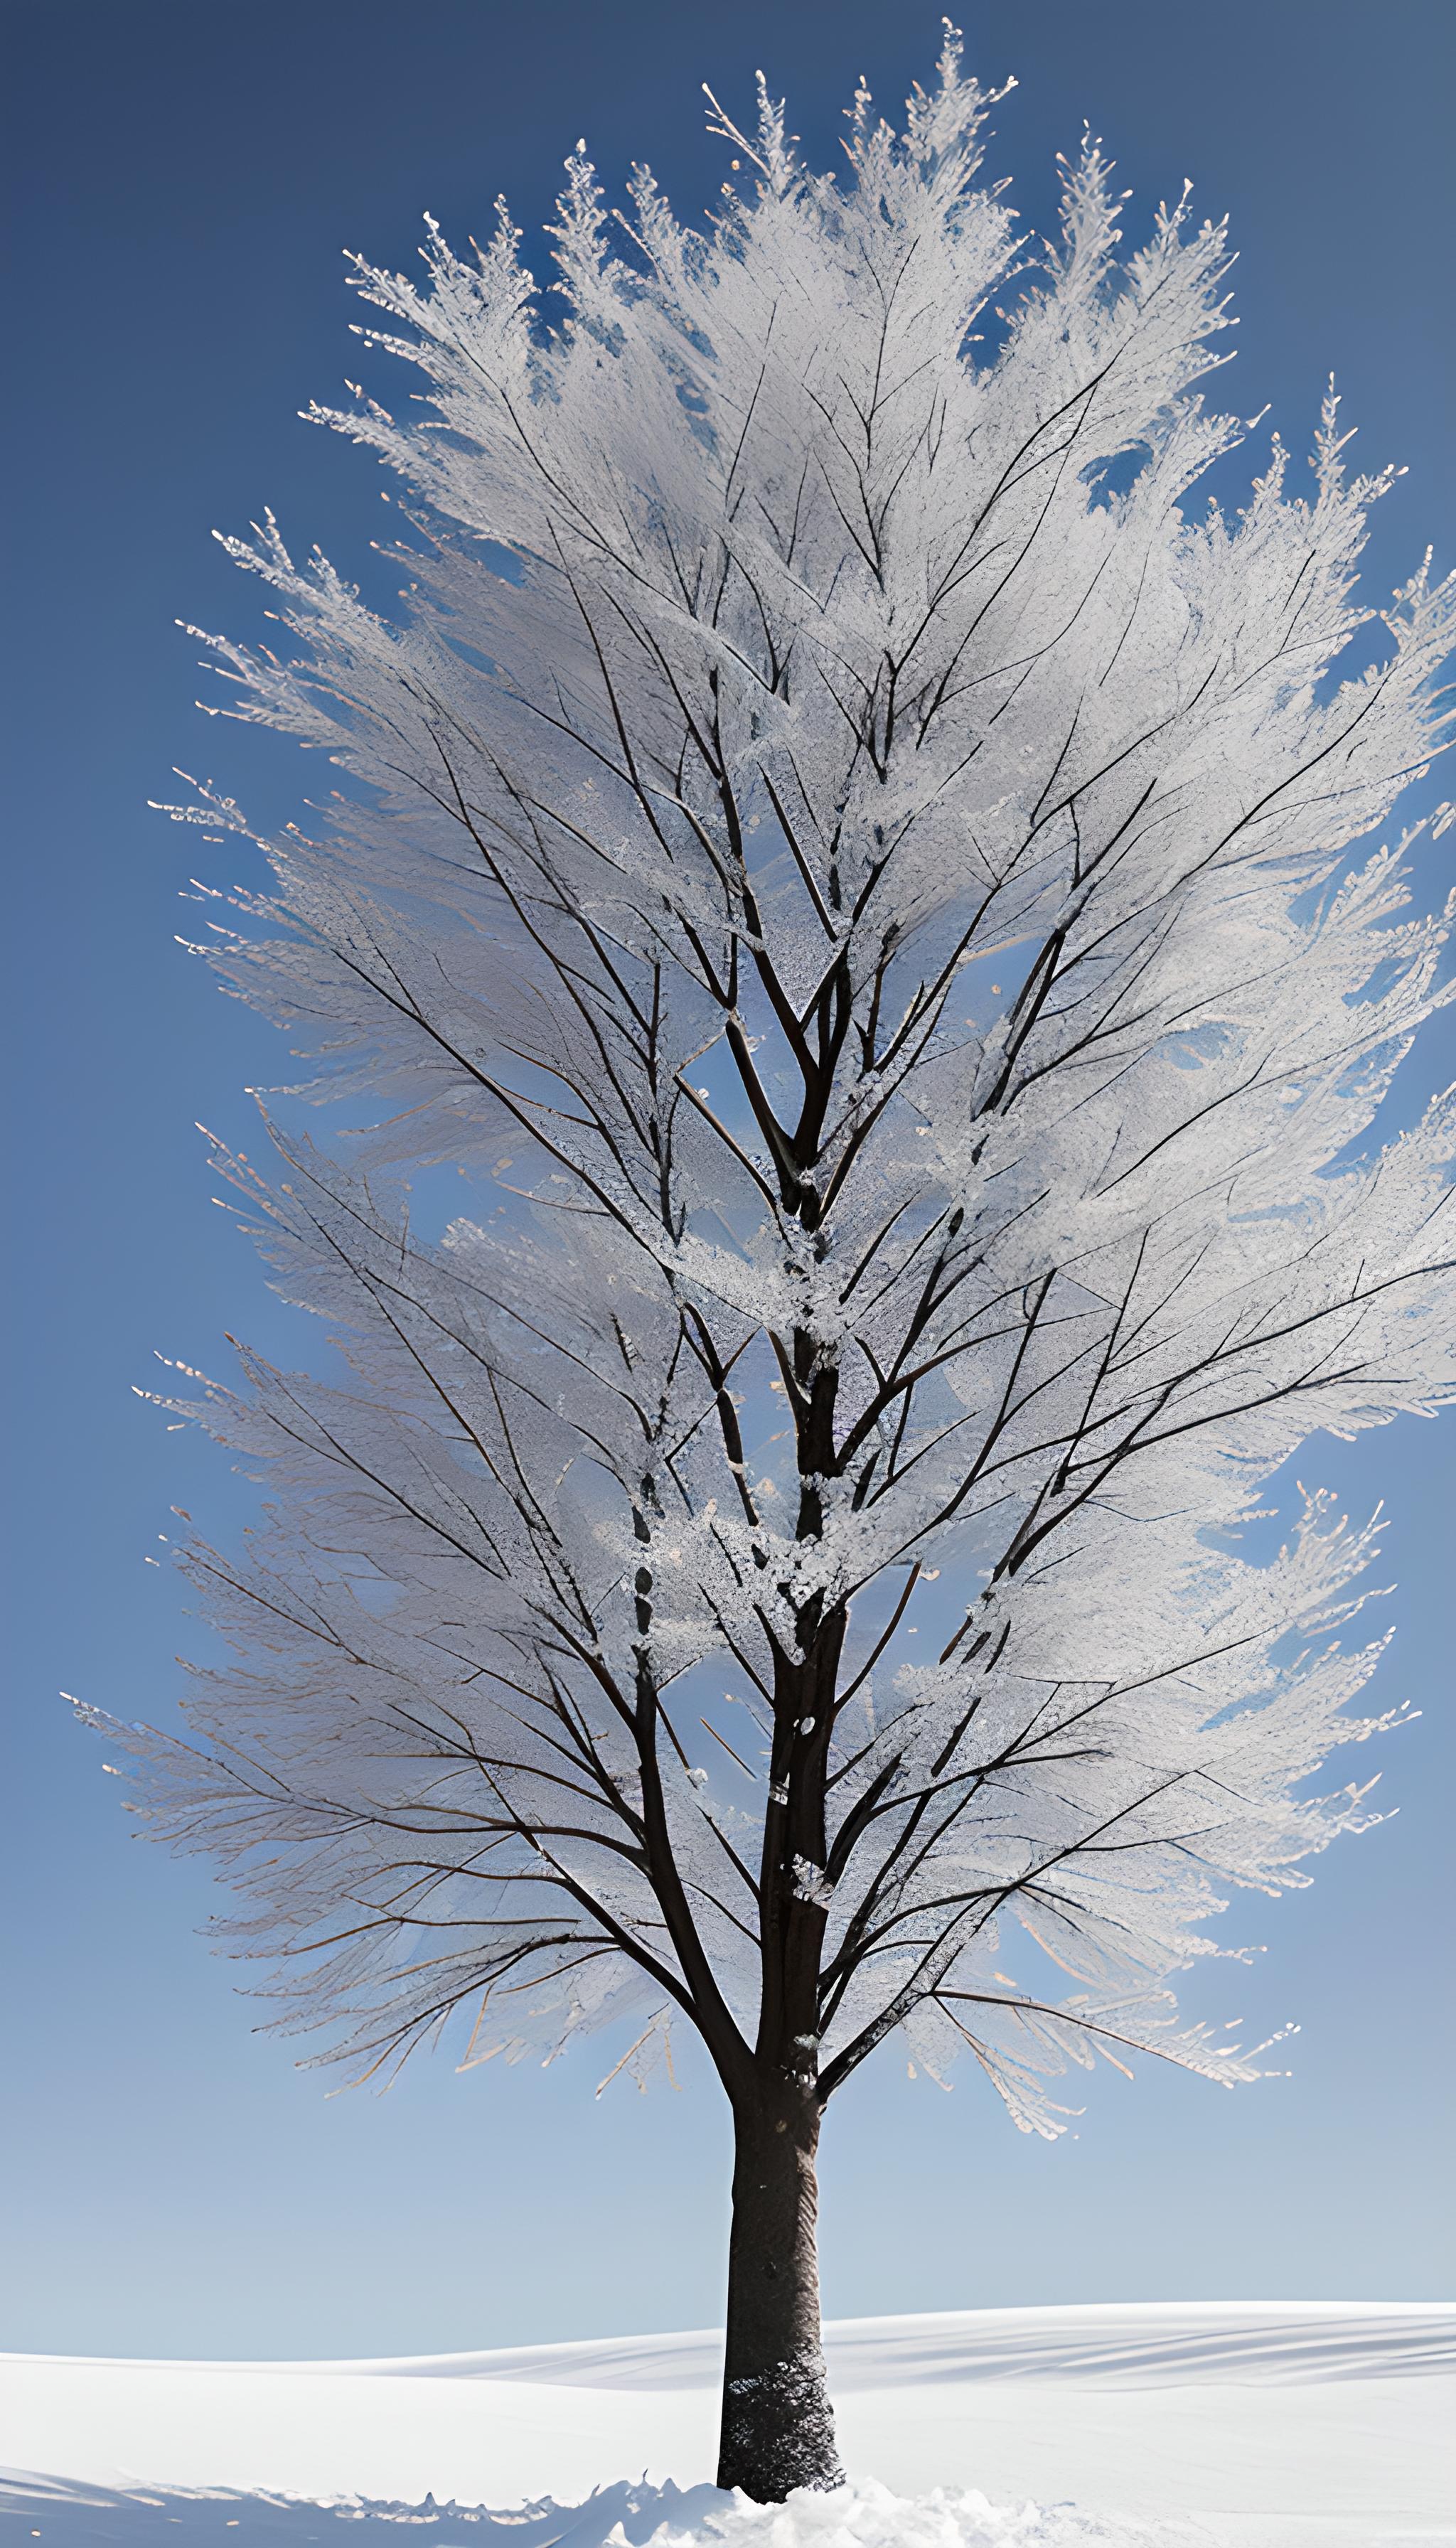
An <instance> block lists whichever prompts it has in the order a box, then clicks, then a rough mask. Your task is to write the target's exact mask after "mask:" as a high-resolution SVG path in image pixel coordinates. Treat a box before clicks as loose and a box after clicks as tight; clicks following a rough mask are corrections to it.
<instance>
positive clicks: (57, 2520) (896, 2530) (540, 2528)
mask: <svg viewBox="0 0 1456 2548" xmlns="http://www.w3.org/2000/svg"><path fill="white" fill-rule="evenodd" d="M826 2349H827V2351H828V2355H829V2361H830V2369H831V2379H832V2385H833V2388H834V2391H835V2396H836V2400H837V2403H838V2409H839V2422H840V2436H841V2443H842V2447H843V2451H844V2456H845V2460H846V2463H847V2465H848V2466H849V2468H850V2469H851V2470H852V2471H853V2472H854V2473H855V2475H856V2477H857V2478H862V2479H868V2478H869V2477H871V2476H872V2478H873V2479H875V2480H877V2481H879V2482H880V2487H879V2489H878V2490H876V2489H874V2488H872V2487H870V2488H867V2489H865V2490H862V2492H861V2494H860V2495H859V2496H858V2497H857V2498H855V2499H854V2500H853V2501H852V2500H851V2499H849V2498H845V2499H843V2500H841V2499H837V2498H835V2499H817V2500H815V2501H814V2503H812V2504H810V2503H806V2504H805V2505H804V2506H803V2507H802V2511H801V2514H800V2516H798V2517H796V2518H795V2519H794V2520H793V2522H792V2523H791V2525H790V2526H789V2527H788V2528H785V2527H784V2526H783V2520H784V2517H783V2516H774V2517H773V2518H772V2519H771V2518H770V2517H768V2516H760V2515H758V2514H748V2513H739V2514H737V2515H733V2516H731V2517H730V2518H729V2519H728V2526H727V2529H726V2530H725V2531H724V2532H723V2535H722V2548H799V2543H800V2542H801V2541H803V2542H805V2543H807V2542H810V2541H812V2542H813V2543H814V2548H888V2543H891V2542H898V2541H900V2540H904V2541H906V2542H907V2543H909V2542H912V2541H915V2542H919V2541H923V2542H925V2543H926V2548H961V2543H966V2548H978V2543H980V2542H982V2541H984V2542H986V2543H990V2542H993V2541H994V2542H998V2543H1000V2542H1005V2543H1007V2548H1010V2543H1012V2542H1013V2541H1014V2542H1016V2543H1017V2548H1033V2543H1036V2548H1061V2544H1062V2543H1066V2548H1071V2543H1073V2542H1079V2543H1085V2548H1093V2543H1094V2542H1106V2543H1109V2548H1112V2543H1115V2542H1119V2541H1123V2540H1128V2541H1133V2540H1144V2539H1150V2538H1156V2539H1157V2540H1160V2541H1164V2540H1165V2541H1172V2540H1178V2541H1189V2542H1192V2541H1198V2542H1201V2543H1205V2548H1215V2543H1217V2548H1377V2543H1379V2548H1415V2543H1416V2542H1417V2541H1418V2542H1420V2543H1422V2548H1432V2543H1435V2542H1451V2543H1453V2544H1456V2457H1453V2453H1452V2448H1451V2443H1450V2438H1449V2437H1450V2435H1451V2434H1452V2433H1453V2432H1456V2413H1453V2407H1456V2396H1453V2373H1456V2308H1452V2307H1435V2306H1410V2307H1404V2306H1399V2305H1396V2304H1385V2305H1382V2304H1374V2303H1360V2304H1350V2305H1347V2306H1339V2305H1336V2304H1332V2303H1323V2302H1319V2303H1306V2304H1288V2305H1277V2304H1272V2303H1253V2304H1248V2305H1245V2306H1242V2307H1239V2306H1234V2305H1225V2304H1218V2305H1214V2304H1210V2305H1207V2306H1182V2305H1174V2304H1159V2305H1146V2306H1131V2305H1130V2306H1125V2307H1119V2308H1081V2309H1047V2310H988V2311H964V2312H954V2313H947V2314H944V2315H941V2316H936V2317H921V2318H899V2319H868V2320H842V2321H841V2322H839V2323H838V2324H836V2325H831V2326H830V2327H829V2328H828V2329H827V2330H826ZM718 2370H719V2348H718V2342H717V2339H716V2338H714V2337H713V2336H711V2335H708V2334H685V2335H667V2336H653V2337H639V2336H624V2337H618V2338H614V2339H610V2340H605V2341H599V2342H593V2343H578V2344H557V2345H541V2346H532V2347H526V2348H518V2349H514V2350H511V2351H508V2352H495V2353H472V2354H446V2355H438V2356H427V2357H416V2358H410V2359H405V2360H394V2361H389V2360H386V2361H367V2362H305V2363H278V2362H272V2363H166V2362H113V2361H88V2360H81V2359H72V2358H65V2357H56V2356H42V2355H24V2354H12V2355H8V2356H0V2465H3V2466H5V2467H7V2468H9V2469H10V2470H12V2471H15V2472H22V2471H23V2472H32V2473H34V2472H45V2483H44V2484H43V2483H40V2482H38V2481H37V2480H36V2479H35V2478H34V2477H30V2478H25V2479H22V2478H19V2477H15V2478H12V2479H11V2480H10V2481H9V2483H8V2484H7V2486H6V2487H5V2488H4V2489H0V2530H3V2531H7V2532H10V2533H12V2534H13V2535H16V2536H17V2537H18V2538H19V2537H24V2536H26V2535H27V2534H29V2535H30V2536H33V2537H39V2538H41V2539H42V2540H43V2541H44V2542H46V2543H47V2548H91V2543H92V2542H93V2541H94V2542H98V2543H99V2542H105V2541H117V2542H125V2543H127V2548H142V2543H143V2542H149V2541H152V2540H156V2541H160V2540H162V2539H164V2538H170V2539H181V2540H182V2541H184V2542H186V2541H190V2540H194V2539H195V2540H202V2539H204V2538H207V2539H209V2540H212V2539H217V2540H218V2541H219V2542H220V2543H221V2542H225V2541H226V2542H228V2543H235V2548H249V2543H250V2542H251V2541H253V2540H257V2541H258V2542H260V2543H261V2542H264V2541H270V2542H271V2541H273V2540H275V2539H277V2540H280V2541H283V2540H297V2541H299V2542H303V2541H305V2540H312V2539H317V2540H320V2541H321V2540H324V2539H326V2538H332V2537H334V2536H335V2535H336V2536H337V2537H338V2538H339V2539H340V2540H342V2539H344V2538H345V2537H347V2539H348V2540H349V2541H350V2543H351V2548H366V2543H367V2542H368V2541H371V2540H372V2539H374V2538H375V2537H376V2536H377V2537H378V2538H379V2539H381V2540H383V2539H386V2538H390V2539H393V2540H399V2539H400V2536H401V2533H400V2529H399V2527H398V2524H399V2523H400V2522H401V2521H402V2520H404V2521H408V2522H409V2527H410V2528H411V2530H412V2531H413V2534H414V2535H415V2536H416V2537H419V2538H420V2539H421V2540H423V2539H425V2538H429V2539H430V2540H431V2541H434V2542H438V2543H439V2548H448V2543H450V2542H453V2541H457V2540H458V2541H459V2542H460V2543H461V2548H467V2543H470V2542H473V2541H479V2540H483V2539H484V2538H487V2537H495V2538H501V2537H508V2539H509V2540H510V2541H511V2543H512V2548H548V2543H559V2548H566V2543H570V2548H601V2543H602V2542H603V2541H604V2540H605V2539H606V2538H607V2536H608V2533H609V2532H610V2531H611V2528H612V2524H613V2523H614V2522H616V2521H617V2520H621V2521H623V2523H624V2531H623V2533H622V2534H620V2535H621V2536H624V2537H625V2538H626V2539H628V2540H645V2539H647V2538H648V2537H649V2536H650V2535H651V2533H652V2531H653V2530H654V2529H655V2528H656V2527H657V2526H658V2524H659V2523H661V2522H664V2521H666V2522H667V2523H668V2524H669V2525H670V2527H671V2529H672V2530H673V2532H674V2533H675V2534H676V2535H677V2536H679V2537H681V2536H682V2535H683V2534H684V2533H686V2532H688V2531H691V2532H692V2534H693V2536H694V2538H696V2537H697V2536H698V2535H699V2531H698V2525H699V2524H700V2523H701V2521H702V2520H703V2519H704V2518H705V2517H707V2516H708V2514H709V2513H710V2511H711V2509H712V2507H713V2506H715V2505H717V2506H719V2507H725V2506H726V2499H722V2498H718V2497H716V2496H715V2495H714V2493H713V2491H712V2490H711V2489H709V2488H706V2487H705V2486H704V2485H703V2481H704V2479H705V2477H706V2476H707V2474H708V2473H709V2472H710V2471H711V2468H712V2465H713V2450H714V2440H715V2425H716V2412H717V2397H716V2382H717V2378H718ZM639 2471H641V2472H644V2473H645V2477H644V2481H643V2483H641V2484H638V2485H634V2486H632V2487H631V2488H630V2489H629V2488H626V2487H624V2486H623V2485H622V2484H621V2483H619V2482H620V2481H622V2479H623V2476H624V2473H625V2472H630V2473H631V2474H632V2475H633V2476H634V2477H635V2476H636V2473H637V2472H639ZM884 2488H889V2489H891V2490H893V2491H894V2493H895V2494H896V2495H897V2496H898V2497H899V2498H901V2499H909V2498H915V2497H919V2498H925V2497H926V2495H927V2493H928V2491H931V2490H934V2489H937V2488H944V2489H947V2490H951V2491H952V2496H953V2497H954V2498H955V2500H954V2501H953V2500H952V2497H948V2498H947V2499H946V2500H945V2501H944V2502H942V2503H939V2504H933V2503H922V2504H921V2505H920V2507H919V2509H916V2508H915V2507H913V2506H912V2505H911V2504H910V2503H908V2502H904V2501H902V2502H900V2503H898V2504H895V2505H891V2504H890V2503H889V2499H888V2498H886V2497H885V2496H884V2495H883V2492H882V2490H883V2489H884ZM593 2489H605V2490H609V2492H608V2493H607V2494H605V2495H603V2496H600V2497H598V2499H597V2501H596V2503H594V2504H593V2503H584V2501H583V2499H584V2498H590V2496H591V2494H592V2490H593ZM680 2489H685V2490H690V2493H689V2494H688V2495H687V2497H686V2499H685V2500H684V2498H683V2495H682V2494H680V2492H679V2490H680ZM186 2490H193V2491H197V2490H206V2491H207V2492H206V2494H204V2495H199V2494H197V2493H196V2492H194V2493H192V2494H187V2493H186V2492H184V2491H186ZM965 2490H977V2491H978V2495H977V2496H976V2497H974V2498H972V2497H970V2496H968V2495H966V2494H965V2492H964V2491H965ZM956 2491H959V2493H958V2495H957V2494H956ZM427 2497H432V2498H433V2503H430V2504H426V2503H425V2501H424V2500H425V2499H426V2498H427ZM243 2498H247V2499H250V2500H249V2501H242V2500H241V2499H243ZM268 2498H271V2499H273V2501H272V2502H271V2503H270V2502H268V2501H266V2500H265V2499H268ZM338 2498H352V2499H353V2502H352V2503H351V2504H350V2505H349V2506H348V2507H347V2510H345V2508H344V2507H343V2506H342V2505H340V2506H339V2509H338V2512H337V2513H336V2514H328V2513H326V2512H324V2511H322V2510H320V2508H319V2501H320V2500H324V2499H338ZM282 2499H293V2501H284V2500H282ZM297 2499H308V2500H310V2501H307V2502H299V2501H297ZM360 2499H365V2500H366V2503H368V2504H371V2505H372V2506H373V2509H372V2512H371V2511H369V2510H367V2509H366V2508H365V2504H361V2503H360V2501H359V2500H360ZM1028 2499H1033V2500H1034V2503H1033V2505H1032V2506H1031V2507H1030V2508H1026V2509H1023V2510H1020V2511H1018V2512H1015V2513H1010V2512H1002V2513H999V2514H998V2513H996V2512H994V2511H993V2510H992V2506H994V2505H997V2504H999V2505H1002V2506H1006V2505H1017V2506H1022V2507H1027V2506H1028ZM452 2500H453V2503H454V2504H458V2505H476V2506H479V2505H492V2506H495V2507H498V2511H499V2510H501V2509H503V2508H505V2507H510V2506H514V2507H516V2509H515V2511H514V2513H513V2516H512V2517H511V2518H510V2519H509V2520H508V2521H502V2520H500V2519H499V2518H490V2517H487V2516H485V2515H482V2514H480V2513H477V2514H475V2515H473V2516H472V2515H469V2514H466V2513H462V2512H458V2511H454V2510H449V2511H446V2510H436V2507H437V2506H445V2505H447V2504H450V2503H452ZM1071 2503H1075V2504H1076V2506H1078V2507H1080V2510H1079V2511H1078V2512H1075V2513H1074V2512H1073V2511H1072V2510H1071V2509H1070V2504H1071ZM1036 2504H1041V2505H1043V2506H1048V2505H1049V2506H1052V2507H1061V2508H1060V2509H1053V2510H1051V2511H1049V2512H1038V2511H1037V2510H1036V2509H1035V2505H1036ZM523 2505H524V2506H534V2507H535V2511H534V2513H526V2514H523V2513H522V2511H521V2509H520V2507H522V2506H523ZM409 2506H413V2507H416V2509H415V2511H414V2512H413V2514H412V2516H411V2515H410V2514H409V2512H408V2510H407V2507H409ZM572 2506H575V2507H577V2509H576V2510H575V2511H572V2510H569V2509H566V2508H565V2507H572ZM775 2521H776V2522H777V2523H778V2526H777V2527H776V2528H775V2527H774V2522H775ZM826 2524H827V2525H828V2526H826ZM766 2525H767V2526H766ZM703 2535H711V2534H703Z"/></svg>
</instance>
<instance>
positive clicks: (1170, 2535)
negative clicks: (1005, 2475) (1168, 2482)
mask: <svg viewBox="0 0 1456 2548" xmlns="http://www.w3.org/2000/svg"><path fill="white" fill-rule="evenodd" d="M1207 2536H1208V2534H1207V2533H1206V2532H1202V2531H1199V2530H1197V2529H1195V2528H1193V2527H1191V2526H1189V2527H1183V2526H1181V2525H1180V2526H1178V2527H1176V2528H1170V2527H1168V2526H1167V2525H1165V2524H1163V2525H1159V2527H1158V2528H1156V2529H1149V2528H1148V2527H1147V2525H1146V2524H1145V2523H1143V2522H1134V2521H1127V2520H1113V2521H1110V2522H1109V2521H1107V2520H1103V2519H1098V2518H1096V2517H1095V2516H1093V2515H1090V2514H1088V2513H1085V2512H1081V2511H1079V2510H1078V2509H1077V2507H1076V2505H1075V2504H1070V2503H1058V2504H1051V2505H1049V2506H1048V2505H1044V2504H1038V2503H1022V2504H997V2503H989V2502H988V2501H987V2499H986V2497H985V2496H983V2495H981V2494H978V2493H977V2492H976V2491H975V2490H974V2489H969V2490H960V2489H956V2488H950V2487H936V2488H935V2489H934V2490H933V2492H932V2493H931V2494H929V2495H917V2496H904V2495H892V2494H891V2493H890V2490H889V2488H888V2487H885V2486H880V2485H878V2484H876V2482H875V2480H874V2479H873V2478H869V2479H867V2480H865V2481H862V2482H861V2483H859V2484H855V2485H848V2486H840V2487H835V2488H834V2489H833V2490H831V2491H828V2492H826V2493H824V2494H810V2493H809V2492H808V2491H807V2490H806V2489H800V2490H798V2491H797V2492H796V2493H794V2494H793V2495H791V2496H790V2497H789V2499H788V2502H787V2503H749V2502H748V2501H747V2499H746V2498H745V2497H743V2496H738V2497H735V2498H734V2499H733V2501H732V2502H731V2503H728V2504H727V2505H725V2506H724V2507H723V2508H722V2509H719V2508H718V2507H717V2506H714V2507H713V2508H712V2509H711V2510H710V2511H709V2512H708V2513H707V2515H706V2518H705V2519H704V2521H703V2522H702V2523H701V2525H700V2526H699V2527H697V2528H694V2529H692V2530H679V2529H677V2528H676V2527H675V2526H674V2525H673V2524H672V2523H671V2522H666V2523H664V2525H663V2527H662V2528H661V2529H660V2530H659V2531H658V2532H656V2534H655V2536H654V2538H653V2540H652V2543H651V2548H1173V2543H1174V2542H1175V2541H1184V2540H1186V2541H1188V2542H1189V2543H1192V2542H1193V2541H1195V2540H1197V2539H1199V2538H1206V2537H1207ZM605 2548H617V2540H616V2538H615V2536H612V2537H609V2538H608V2540H607V2542H606V2543H605Z"/></svg>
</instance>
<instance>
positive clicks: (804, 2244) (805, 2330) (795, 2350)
mask: <svg viewBox="0 0 1456 2548" xmlns="http://www.w3.org/2000/svg"><path fill="white" fill-rule="evenodd" d="M734 2133H735V2152H734V2166H733V2229H732V2235H731V2238H730V2242H729V2248H728V2351H727V2360H726V2363H725V2365H724V2376H723V2434H722V2444H721V2450H720V2456H719V2461H718V2484H719V2485H720V2486H725V2487H732V2486H737V2487H741V2488H742V2489H743V2492H744V2494H745V2495H748V2496H752V2497H753V2499H754V2501H755V2503H782V2502H783V2499H784V2497H785V2496H786V2495H788V2494H789V2493H790V2491H791V2490H792V2489H793V2488H794V2487H796V2486H808V2487H831V2486H838V2485H839V2484H840V2483H841V2482H842V2479H843V2476H844V2471H843V2470H842V2469H841V2467H840V2464H839V2454H838V2452H837V2450H836V2449H835V2444H834V2411H833V2409H832V2407H831V2406H830V2403H829V2390H828V2387H827V2384H826V2381H825V2373H824V2355H823V2352H822V2351H821V2348H820V2331H819V2254H818V2247H817V2243H816V2237H815V2231H816V2227H817V2222H818V2213H819V2189H818V2182H817V2179H816V2176H815V2172H814V2160H815V2153H816V2151H817V2148H818V2142H819V2106H818V2102H817V2100H816V2099H815V2098H814V2097H813V2095H812V2094H809V2095H805V2094H804V2092H803V2087H802V2086H801V2085H799V2084H794V2083H790V2082H787V2081H785V2082H783V2083H782V2086H781V2093H780V2094H778V2095H777V2096H765V2097H763V2098H761V2099H758V2100H756V2101H755V2102H754V2103H752V2104H751V2105H747V2106H736V2107H735V2114H734Z"/></svg>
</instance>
